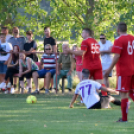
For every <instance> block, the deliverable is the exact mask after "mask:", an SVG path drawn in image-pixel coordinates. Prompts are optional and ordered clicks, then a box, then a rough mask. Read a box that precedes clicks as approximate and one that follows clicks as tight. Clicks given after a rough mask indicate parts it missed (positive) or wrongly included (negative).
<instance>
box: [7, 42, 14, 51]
mask: <svg viewBox="0 0 134 134" xmlns="http://www.w3.org/2000/svg"><path fill="white" fill-rule="evenodd" d="M11 50H13V47H12V45H11V43H8V47H7V50H6V51H7V52H10V51H11Z"/></svg>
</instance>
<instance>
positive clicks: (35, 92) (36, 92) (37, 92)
mask: <svg viewBox="0 0 134 134" xmlns="http://www.w3.org/2000/svg"><path fill="white" fill-rule="evenodd" d="M39 93H40V92H39V91H38V90H35V91H34V92H32V94H39Z"/></svg>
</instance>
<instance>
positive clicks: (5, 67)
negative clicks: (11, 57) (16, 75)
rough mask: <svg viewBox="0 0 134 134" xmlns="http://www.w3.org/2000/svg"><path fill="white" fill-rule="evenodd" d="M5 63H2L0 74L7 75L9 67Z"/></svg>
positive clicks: (0, 63) (0, 64)
mask: <svg viewBox="0 0 134 134" xmlns="http://www.w3.org/2000/svg"><path fill="white" fill-rule="evenodd" d="M4 63H5V61H0V74H6V71H7V65H5V64H4Z"/></svg>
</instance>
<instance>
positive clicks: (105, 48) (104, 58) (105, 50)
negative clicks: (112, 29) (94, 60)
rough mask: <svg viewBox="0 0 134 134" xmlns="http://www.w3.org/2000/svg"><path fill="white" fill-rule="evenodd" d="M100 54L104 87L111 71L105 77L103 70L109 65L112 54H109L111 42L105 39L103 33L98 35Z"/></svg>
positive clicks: (110, 75) (107, 84)
mask: <svg viewBox="0 0 134 134" xmlns="http://www.w3.org/2000/svg"><path fill="white" fill-rule="evenodd" d="M99 45H100V54H101V64H102V71H103V78H104V84H105V85H106V87H109V81H108V77H112V71H111V72H110V74H109V75H108V77H105V76H104V74H105V71H106V70H107V69H108V68H109V67H110V65H111V63H112V58H113V57H112V54H111V48H112V46H113V44H112V43H111V42H110V41H109V40H106V36H105V35H104V34H101V35H100V42H99Z"/></svg>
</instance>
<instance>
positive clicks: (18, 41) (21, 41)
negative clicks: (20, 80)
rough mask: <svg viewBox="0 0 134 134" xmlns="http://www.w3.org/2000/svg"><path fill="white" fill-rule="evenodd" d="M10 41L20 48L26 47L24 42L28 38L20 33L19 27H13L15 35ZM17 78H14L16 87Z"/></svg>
mask: <svg viewBox="0 0 134 134" xmlns="http://www.w3.org/2000/svg"><path fill="white" fill-rule="evenodd" d="M8 42H10V43H11V44H12V46H14V45H17V46H19V49H20V50H23V49H24V44H25V43H26V39H25V38H24V37H22V36H20V35H19V28H18V27H13V37H11V38H10V39H9V40H8ZM16 84H17V78H14V87H15V88H16Z"/></svg>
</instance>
